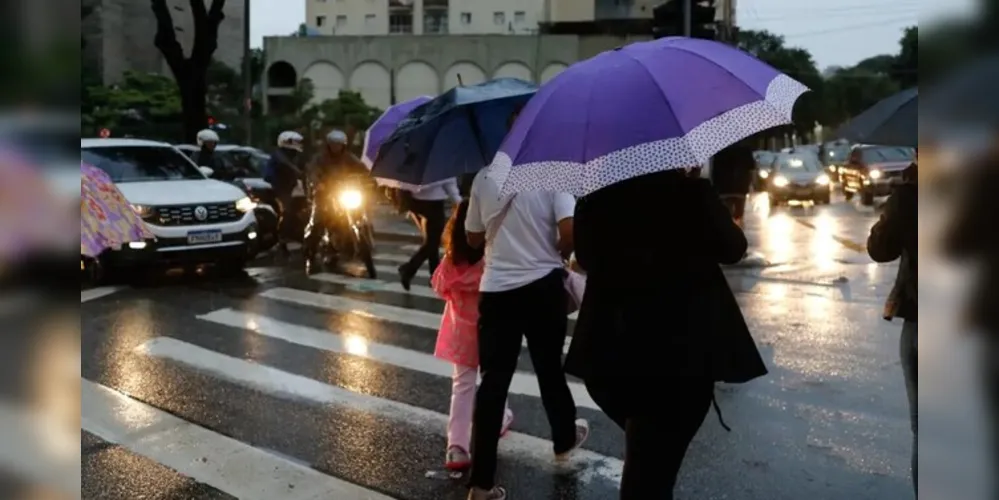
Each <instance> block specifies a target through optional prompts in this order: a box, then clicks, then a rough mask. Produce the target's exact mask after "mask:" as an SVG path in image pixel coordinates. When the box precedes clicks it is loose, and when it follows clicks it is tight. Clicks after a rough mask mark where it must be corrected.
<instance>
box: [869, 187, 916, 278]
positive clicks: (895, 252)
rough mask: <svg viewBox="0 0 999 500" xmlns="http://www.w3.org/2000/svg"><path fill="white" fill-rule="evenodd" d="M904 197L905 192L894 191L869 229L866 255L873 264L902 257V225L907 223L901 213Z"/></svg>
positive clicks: (902, 190) (903, 190)
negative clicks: (879, 216)
mask: <svg viewBox="0 0 999 500" xmlns="http://www.w3.org/2000/svg"><path fill="white" fill-rule="evenodd" d="M906 196H907V190H905V189H896V190H895V191H894V192H893V193H892V194H891V196H890V197H889V198H888V202H887V203H885V207H884V212H882V213H881V218H880V219H879V220H878V222H877V223H875V224H874V227H872V228H871V234H870V236H868V237H867V254H868V255H870V256H871V258H872V259H874V261H875V262H891V261H893V260H895V259H898V258H899V257H901V256H902V248H903V247H904V244H903V240H902V225H903V224H906V223H907V221H906V220H904V219H905V218H906V217H905V214H904V213H903V212H904V210H903V208H904V205H905V203H906V201H907V200H905V197H906Z"/></svg>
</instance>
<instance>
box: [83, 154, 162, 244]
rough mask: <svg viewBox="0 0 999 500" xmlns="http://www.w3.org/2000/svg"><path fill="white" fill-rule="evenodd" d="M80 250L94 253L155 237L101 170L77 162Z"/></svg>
mask: <svg viewBox="0 0 999 500" xmlns="http://www.w3.org/2000/svg"><path fill="white" fill-rule="evenodd" d="M80 175H81V177H80V254H81V255H85V256H88V257H96V256H98V255H100V253H101V252H103V251H104V250H107V249H109V248H119V247H121V245H124V244H125V243H128V242H132V241H143V240H150V239H153V238H155V236H154V235H153V233H152V232H151V231H150V230H149V228H148V227H146V224H145V223H144V222H142V219H140V218H139V214H137V213H136V212H135V210H134V209H133V208H132V205H131V204H129V203H128V201H127V200H125V196H124V195H122V194H121V191H119V190H118V188H117V187H115V185H114V182H112V181H111V178H110V177H108V175H107V174H106V173H104V171H103V170H101V169H99V168H97V167H93V166H90V165H87V164H85V163H81V164H80Z"/></svg>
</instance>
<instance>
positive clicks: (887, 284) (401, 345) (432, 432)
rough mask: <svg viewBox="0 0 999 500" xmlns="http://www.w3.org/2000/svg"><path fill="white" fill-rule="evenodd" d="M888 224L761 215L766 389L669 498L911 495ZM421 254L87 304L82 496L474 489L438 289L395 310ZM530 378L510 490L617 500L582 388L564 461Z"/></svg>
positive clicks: (702, 440) (399, 249) (506, 470)
mask: <svg viewBox="0 0 999 500" xmlns="http://www.w3.org/2000/svg"><path fill="white" fill-rule="evenodd" d="M876 217H877V214H876V212H875V210H873V209H870V208H864V207H860V206H858V205H856V204H851V203H846V202H844V201H842V200H840V201H837V202H836V203H834V204H833V205H830V206H823V207H789V208H780V209H778V210H777V211H776V212H775V213H768V210H767V208H766V203H765V199H757V200H756V203H755V204H754V207H753V213H752V215H751V216H750V217H749V220H748V222H747V230H746V232H747V236H748V237H749V239H750V242H751V249H752V250H753V251H757V252H760V253H761V254H762V255H763V256H765V257H766V258H767V259H768V260H769V261H770V263H769V265H767V266H759V267H755V266H747V267H737V268H731V269H727V270H726V274H727V275H728V276H729V279H730V283H731V285H732V286H733V288H734V289H735V290H736V292H737V297H738V299H739V302H740V304H741V306H742V308H743V311H744V314H745V316H746V319H747V321H748V323H749V325H750V329H751V330H752V331H753V333H754V335H755V338H756V341H757V343H758V345H759V347H760V350H761V352H762V354H763V356H764V359H765V361H766V362H767V365H768V367H769V368H770V370H771V373H770V375H769V376H768V377H766V378H764V379H761V380H757V381H754V382H752V383H749V384H745V385H732V386H729V385H725V386H720V387H719V404H720V405H721V408H722V410H723V412H724V414H725V418H726V421H727V423H728V424H729V425H730V426H731V427H732V428H733V431H732V432H731V433H727V432H725V431H724V429H722V427H721V426H720V425H719V423H718V421H717V419H716V418H715V417H714V415H713V414H710V415H709V416H708V418H707V419H706V420H705V423H704V425H703V426H702V428H701V430H700V433H699V434H698V436H697V438H696V440H695V442H694V443H693V445H692V448H691V450H690V453H689V455H688V460H687V462H686V465H685V468H684V470H683V473H682V477H681V480H680V485H679V487H678V491H677V498H679V499H722V498H724V499H731V500H750V499H766V500H782V499H788V500H792V499H794V500H799V499H802V498H809V499H812V500H820V499H830V500H832V499H837V500H838V499H844V498H850V499H851V500H861V499H886V500H889V499H890V500H895V499H904V498H911V495H912V494H911V489H910V486H909V471H908V466H909V448H910V445H911V441H912V439H911V433H910V430H909V419H908V413H907V411H908V410H907V405H906V400H905V392H904V387H903V381H902V375H901V367H900V365H899V362H898V331H899V329H900V327H901V325H900V324H898V323H895V324H891V323H887V322H885V321H883V320H882V319H881V306H882V302H883V299H884V297H885V296H886V295H887V293H888V291H889V290H890V288H891V285H892V281H893V279H894V276H895V273H896V272H897V264H889V265H878V264H874V263H872V262H871V261H870V259H869V258H868V257H867V255H866V253H864V251H863V243H864V241H865V240H866V235H867V232H868V230H869V228H870V226H871V225H872V224H873V223H874V222H875V221H876ZM386 227H387V226H386ZM400 227H403V228H404V227H405V226H400ZM409 245H410V244H409V243H406V242H402V241H399V242H386V243H383V244H380V247H379V255H378V256H377V257H376V260H377V262H378V263H379V264H380V265H382V266H384V269H383V271H384V272H381V275H380V276H379V278H381V279H382V280H384V281H369V280H363V279H359V278H355V277H353V276H354V275H359V270H358V269H356V268H352V267H350V268H348V269H342V270H338V271H336V272H331V273H327V274H321V275H318V276H313V277H311V278H310V277H308V276H306V275H305V273H304V272H303V271H302V270H301V266H298V265H294V263H295V262H296V261H294V260H293V261H292V264H290V265H281V264H275V263H272V262H269V261H267V260H266V259H265V260H262V261H260V262H259V263H258V265H256V266H255V267H253V268H251V269H249V271H248V274H247V276H245V277H242V278H239V279H234V280H227V281H225V280H221V279H219V278H216V277H212V276H210V275H209V276H204V277H164V278H163V279H162V280H161V281H159V282H157V283H145V284H140V285H135V286H122V287H119V288H112V289H102V290H91V291H88V292H85V294H86V295H87V296H88V298H90V297H93V298H91V300H86V301H85V302H84V303H83V304H82V305H81V317H82V359H81V362H82V367H81V368H82V375H83V378H84V379H85V382H84V384H85V386H86V387H85V389H86V388H91V389H92V390H90V391H89V392H88V391H87V390H85V391H84V395H83V430H84V431H85V432H84V436H83V441H82V443H81V445H82V450H83V477H82V481H83V497H84V498H102V499H119V498H120V499H136V498H155V499H202V498H204V499H209V498H211V499H214V498H233V497H236V498H259V499H270V498H277V496H276V495H281V496H282V497H284V498H287V499H295V498H319V497H324V498H386V497H388V498H396V499H406V500H447V499H455V500H457V499H461V498H464V495H465V489H464V487H463V481H464V479H463V478H458V477H451V476H449V475H448V474H445V473H444V472H442V469H443V467H442V465H443V454H444V448H445V438H444V434H445V433H444V430H445V421H446V414H447V411H448V402H449V397H450V380H449V377H448V374H449V373H450V372H449V367H448V366H447V365H446V364H444V363H442V362H439V361H435V360H434V359H433V358H432V353H433V347H434V341H435V334H436V330H435V329H434V328H433V325H434V324H435V321H439V314H440V312H441V310H442V303H441V302H440V301H438V300H437V299H435V298H432V297H431V296H429V295H431V294H430V293H429V290H428V289H426V288H425V287H426V286H428V281H427V279H426V276H424V277H422V278H417V280H416V281H415V282H414V283H415V285H417V286H416V287H414V290H413V293H411V294H405V293H403V292H401V290H400V289H399V287H398V284H397V282H396V281H395V280H396V279H397V277H396V276H395V275H394V273H393V272H391V270H393V269H394V268H395V267H396V266H397V265H398V263H399V262H398V261H399V260H400V259H402V258H404V257H405V256H406V255H407V254H408V253H411V251H412V248H410V246H409ZM104 293H107V294H106V295H103V294H104ZM520 369H521V371H522V372H523V377H522V379H520V380H517V381H515V383H514V387H513V388H512V389H511V395H510V404H511V407H512V408H513V410H514V411H515V413H516V420H515V423H514V425H513V431H514V432H513V433H512V434H511V435H510V436H508V437H507V438H505V439H504V440H503V441H502V442H501V462H500V469H499V477H498V480H499V482H500V483H501V484H504V485H505V486H507V487H508V488H509V490H510V492H511V495H510V498H513V499H530V500H535V499H537V500H546V499H565V500H596V499H604V500H606V499H613V498H616V484H617V481H618V480H619V477H620V471H621V458H622V457H623V453H622V452H623V447H622V444H623V434H622V432H621V431H620V430H618V429H617V428H616V427H614V425H613V424H612V423H611V422H610V421H609V420H608V419H606V418H605V417H604V416H603V415H602V414H601V413H600V412H599V410H598V409H596V408H595V407H594V405H593V404H592V401H590V400H588V397H587V396H586V395H585V391H582V392H581V393H580V392H577V405H578V406H579V416H580V417H584V418H587V419H589V420H590V422H591V426H592V430H593V432H592V434H591V439H590V440H589V441H588V443H587V444H586V446H585V451H584V452H583V453H580V454H578V455H577V457H576V458H575V459H574V461H573V462H572V463H571V464H569V465H566V466H555V465H553V462H552V459H551V458H552V457H551V450H550V443H548V442H547V441H546V440H547V438H548V435H549V430H548V426H547V422H546V420H545V417H544V412H543V410H542V408H541V402H540V399H539V398H538V397H537V386H536V384H534V383H533V376H532V370H531V366H530V361H529V359H528V357H527V356H526V354H525V355H522V360H521V366H520ZM87 381H89V382H93V383H94V384H90V385H87V384H88V382H87ZM573 382H578V381H573ZM649 397H652V398H657V397H659V398H663V400H664V402H665V401H666V400H667V399H668V395H667V394H657V393H656V391H655V388H650V392H649ZM668 419H669V407H668V405H667V406H664V408H663V421H664V422H666V421H668ZM171 422H172V423H171ZM191 424H193V425H191ZM150 457H151V458H150ZM261 470H263V471H265V472H264V473H262V472H259V471H261ZM268 470H271V471H276V472H274V473H273V474H271V475H268V474H267V473H266V471H268ZM287 470H290V471H293V472H285V471H287ZM177 471H180V472H177ZM253 471H257V472H253ZM316 471H318V472H316ZM251 472H253V473H251ZM278 472H280V473H278ZM296 474H297V475H296ZM333 478H336V479H338V480H341V481H342V482H344V483H350V484H353V485H359V486H362V487H363V488H365V489H367V490H369V491H370V492H377V493H380V494H383V495H385V497H378V496H375V493H365V494H368V495H371V496H362V495H360V494H355V496H353V497H352V496H347V495H346V494H342V495H340V496H336V495H334V496H329V495H325V496H324V495H313V493H311V492H312V491H313V490H310V489H309V488H315V489H316V491H325V492H329V491H339V490H335V488H336V487H339V486H335V485H336V484H339V481H336V480H334V479H333ZM324 488H325V489H324ZM331 488H333V489H331Z"/></svg>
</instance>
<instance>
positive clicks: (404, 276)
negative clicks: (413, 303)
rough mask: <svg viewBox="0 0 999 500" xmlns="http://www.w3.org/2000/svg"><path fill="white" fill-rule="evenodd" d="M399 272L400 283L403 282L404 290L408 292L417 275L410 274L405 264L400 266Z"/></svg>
mask: <svg viewBox="0 0 999 500" xmlns="http://www.w3.org/2000/svg"><path fill="white" fill-rule="evenodd" d="M398 271H399V281H400V282H402V289H403V290H406V291H407V292H408V291H409V287H410V286H411V285H412V281H413V275H415V274H416V273H410V272H409V270H408V269H406V265H405V264H403V265H401V266H399V268H398Z"/></svg>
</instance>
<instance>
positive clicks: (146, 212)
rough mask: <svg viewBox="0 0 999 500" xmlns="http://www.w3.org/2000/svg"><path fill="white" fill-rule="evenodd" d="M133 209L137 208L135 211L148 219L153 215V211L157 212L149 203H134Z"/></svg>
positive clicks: (141, 217)
mask: <svg viewBox="0 0 999 500" xmlns="http://www.w3.org/2000/svg"><path fill="white" fill-rule="evenodd" d="M132 210H135V213H137V214H139V218H140V219H148V218H149V217H152V215H153V213H154V212H155V211H154V210H153V207H151V206H149V205H135V204H133V205H132Z"/></svg>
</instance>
